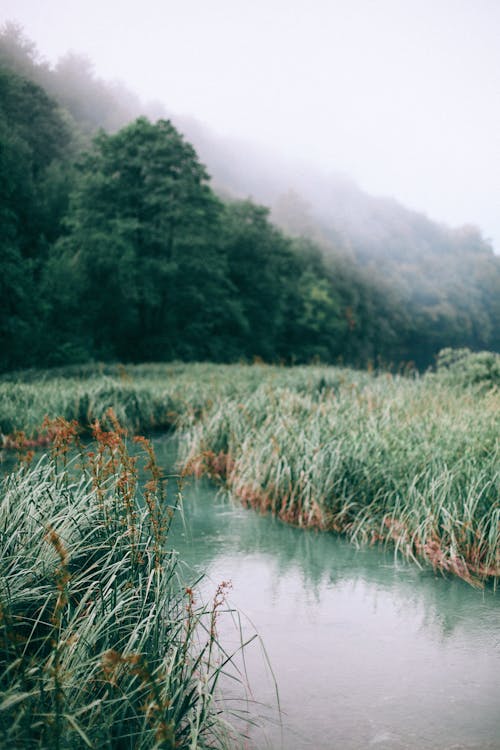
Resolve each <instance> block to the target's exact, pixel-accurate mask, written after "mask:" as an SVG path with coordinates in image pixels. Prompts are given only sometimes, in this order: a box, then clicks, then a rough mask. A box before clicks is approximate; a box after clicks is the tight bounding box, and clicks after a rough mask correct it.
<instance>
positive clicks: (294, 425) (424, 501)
mask: <svg viewBox="0 0 500 750" xmlns="http://www.w3.org/2000/svg"><path fill="white" fill-rule="evenodd" d="M499 363H500V356H499V355H496V354H492V353H489V352H482V353H478V354H471V353H470V352H467V351H464V350H460V351H458V352H453V351H445V352H443V353H442V355H441V356H440V358H439V360H438V366H437V370H436V372H433V373H431V372H429V373H427V374H425V375H424V376H417V375H414V374H410V375H408V376H405V377H403V376H398V375H391V374H389V373H376V372H371V373H369V372H359V371H354V370H351V369H346V368H338V367H322V366H309V367H294V368H284V367H272V366H267V365H261V364H255V365H253V366H248V365H210V364H189V365H186V364H182V363H171V364H146V365H136V366H130V367H129V366H127V367H126V368H124V367H122V366H116V367H114V368H113V367H111V366H106V367H101V368H99V367H96V368H94V369H93V370H92V369H89V368H88V367H86V368H84V369H83V370H81V371H80V370H78V369H77V368H72V369H71V370H70V371H68V372H63V371H61V372H58V373H56V374H55V375H53V374H51V373H47V372H46V373H36V372H30V373H24V374H21V375H17V376H16V379H15V380H14V379H12V378H9V377H4V378H3V379H2V381H0V431H1V432H2V433H3V435H4V438H3V440H4V444H5V445H11V446H12V447H15V446H16V445H17V446H18V447H22V446H23V445H24V446H25V448H29V447H32V446H33V445H34V444H36V443H37V441H38V442H43V441H46V440H47V433H46V432H43V430H40V427H39V426H40V424H41V423H42V421H43V418H44V415H45V414H47V413H48V414H50V415H62V416H64V417H65V418H66V419H68V420H73V419H74V420H77V421H78V422H79V423H80V424H82V425H87V426H88V425H89V424H91V423H92V421H93V420H94V419H96V418H98V419H99V418H102V415H103V414H105V412H106V410H107V409H108V408H109V407H110V406H112V407H113V408H114V410H115V412H116V413H117V415H118V417H119V419H120V422H121V423H122V424H124V425H125V426H127V427H128V428H129V429H131V430H132V431H140V430H146V431H151V430H154V429H170V428H172V429H176V430H177V431H178V434H179V443H180V459H181V463H182V468H183V470H184V471H185V472H186V473H188V472H192V473H196V474H202V473H207V474H209V475H211V476H213V477H215V478H217V479H219V480H223V481H224V482H225V483H226V485H227V486H228V487H229V488H230V490H231V491H232V492H233V494H234V495H235V496H237V497H238V498H239V499H240V500H241V501H242V502H244V503H246V504H248V505H251V506H252V507H255V508H258V509H260V510H262V511H266V512H267V511H270V512H272V513H275V514H276V515H278V516H279V517H280V518H281V519H283V520H284V521H287V522H291V523H295V524H299V525H306V526H317V527H319V528H322V529H327V530H332V531H336V532H341V533H344V534H346V535H347V536H348V537H349V538H350V539H352V540H353V541H354V542H355V543H357V544H365V543H371V544H374V543H377V542H380V543H383V544H390V545H392V546H393V547H394V549H395V550H396V551H397V552H399V553H402V554H404V555H405V556H407V557H409V558H411V559H413V560H415V561H416V562H417V563H418V564H422V563H426V564H430V565H432V566H433V567H434V568H435V569H436V570H440V571H443V572H446V571H448V572H450V573H453V574H456V575H459V576H461V577H462V578H464V579H465V580H467V581H469V582H471V583H474V584H478V585H479V584H480V583H481V582H482V581H484V580H486V579H488V578H493V579H494V580H495V581H496V579H497V578H498V577H499V575H500V526H499V521H500V505H499V502H500V501H499V471H500V460H499V459H500V448H499V434H500V394H499V389H498V387H499V384H500V364H499ZM16 430H17V431H19V430H24V431H25V434H24V435H21V434H19V432H16Z"/></svg>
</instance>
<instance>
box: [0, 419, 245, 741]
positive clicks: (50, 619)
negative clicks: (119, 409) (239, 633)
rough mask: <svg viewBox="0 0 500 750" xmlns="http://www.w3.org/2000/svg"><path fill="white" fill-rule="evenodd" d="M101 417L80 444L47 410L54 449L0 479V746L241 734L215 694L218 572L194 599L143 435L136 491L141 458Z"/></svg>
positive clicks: (220, 661) (223, 662) (222, 662)
mask: <svg viewBox="0 0 500 750" xmlns="http://www.w3.org/2000/svg"><path fill="white" fill-rule="evenodd" d="M108 418H109V419H111V422H112V424H111V425H110V426H109V429H103V428H102V426H101V425H100V424H98V423H96V424H95V425H94V437H95V441H96V442H95V444H94V445H93V446H92V448H91V449H89V448H88V447H87V448H86V449H85V450H84V449H83V447H82V446H80V445H79V443H78V437H77V430H76V426H75V425H74V424H70V423H68V422H67V421H65V420H63V419H60V418H59V419H57V420H55V421H53V422H51V423H50V424H47V429H48V430H50V431H51V437H52V445H53V457H52V458H51V459H49V458H47V457H45V458H42V459H41V460H39V462H38V463H37V464H36V465H35V466H34V468H28V467H25V468H24V469H21V470H20V471H18V472H16V473H13V474H10V475H9V476H8V477H7V478H6V479H5V480H4V482H3V485H2V488H1V495H0V746H2V747H12V748H17V747H19V748H21V747H22V748H31V747H32V748H55V749H56V750H59V749H62V748H70V747H71V748H86V747H91V748H109V749H110V750H111V748H113V749H115V748H120V749H122V748H124V749H126V748H130V750H132V748H134V749H136V748H141V749H142V748H160V747H161V748H172V749H173V748H176V749H177V748H186V749H187V748H189V749H190V750H195V749H197V748H200V749H201V748H220V749H221V750H222V749H223V748H234V747H238V746H239V741H238V738H237V736H236V735H235V733H234V732H233V731H232V730H231V728H230V726H229V725H228V724H227V722H226V721H225V719H224V717H223V716H222V715H221V711H220V706H219V705H218V703H217V683H218V680H219V678H220V676H221V674H222V673H223V672H224V670H225V669H227V668H228V662H230V659H229V657H228V655H227V654H225V653H224V652H223V651H222V650H221V648H220V647H219V645H218V641H217V618H218V616H219V614H220V611H221V609H222V608H223V603H224V585H222V586H221V587H219V589H218V590H217V592H216V594H215V597H214V601H213V602H212V604H211V605H210V606H203V605H199V604H197V603H196V601H195V595H194V593H193V587H192V584H191V585H190V586H186V584H185V583H183V581H182V577H181V576H180V574H179V568H178V560H177V556H176V553H175V552H174V551H173V550H172V549H171V548H170V546H169V543H168V534H169V527H170V522H171V519H172V516H173V513H174V511H175V509H176V504H177V501H176V500H175V499H174V502H173V503H172V502H170V501H169V499H168V498H167V496H166V490H165V482H164V479H163V476H162V472H161V469H160V468H159V466H158V465H157V463H156V461H155V457H154V453H153V451H152V448H151V445H150V444H149V443H148V441H146V440H144V439H141V440H140V446H141V447H142V449H143V453H144V456H145V459H144V462H145V464H146V465H145V469H146V470H147V471H148V473H149V477H150V478H149V480H148V482H147V483H146V485H145V490H144V493H143V494H142V495H140V494H139V492H138V469H139V465H138V459H137V457H133V456H131V455H130V453H129V451H128V450H127V446H126V442H125V437H124V432H123V430H122V428H121V427H120V425H119V423H118V422H117V420H116V418H115V417H114V415H113V414H112V413H110V412H108ZM75 446H76V450H77V456H76V458H75V457H73V458H72V459H71V460H70V459H69V455H70V447H71V450H72V452H73V453H74V451H75Z"/></svg>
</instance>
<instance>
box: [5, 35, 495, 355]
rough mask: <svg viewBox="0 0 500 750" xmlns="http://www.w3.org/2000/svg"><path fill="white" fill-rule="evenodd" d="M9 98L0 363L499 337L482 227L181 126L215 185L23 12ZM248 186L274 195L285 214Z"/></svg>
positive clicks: (426, 348)
mask: <svg viewBox="0 0 500 750" xmlns="http://www.w3.org/2000/svg"><path fill="white" fill-rule="evenodd" d="M0 101H1V110H0V185H1V192H0V215H1V222H2V234H1V237H0V270H1V274H0V299H1V307H0V340H1V349H0V369H1V370H8V369H13V368H19V367H26V366H34V365H54V364H60V363H70V362H83V361H86V360H89V359H102V360H117V359H119V360H122V361H144V360H169V359H174V358H181V359H185V360H194V359H198V360H200V359H211V360H215V361H233V360H237V359H248V360H251V359H253V358H255V357H260V358H262V359H264V360H267V361H283V362H287V363H291V362H307V361H310V360H311V359H314V358H316V359H317V358H319V359H322V360H324V361H328V362H336V361H343V362H346V363H352V364H356V365H365V364H367V362H368V361H375V362H380V363H382V364H385V365H393V366H398V365H399V364H400V363H404V362H409V361H414V362H416V364H417V365H418V366H419V367H425V366H427V365H429V364H430V363H432V361H433V357H434V355H435V354H436V352H437V351H439V349H441V348H443V347H445V346H470V347H471V348H491V349H499V348H500V341H499V333H498V329H499V326H498V321H499V319H500V310H499V304H500V303H499V300H500V264H499V259H498V258H497V257H496V256H494V255H493V253H492V250H491V248H490V247H489V246H488V244H487V243H485V242H484V240H483V239H482V238H481V236H480V235H479V233H478V232H477V231H476V230H473V229H462V230H450V229H448V228H446V227H440V226H437V225H436V224H434V223H433V222H431V221H429V220H428V219H426V218H425V217H422V216H421V215H419V214H416V213H413V212H410V211H408V210H407V209H404V208H403V207H401V206H399V205H398V204H395V203H391V202H388V201H377V200H375V199H373V198H370V197H368V196H366V195H365V194H363V193H361V191H359V190H358V189H357V188H355V187H354V186H352V185H349V184H348V183H346V184H345V185H344V188H343V189H340V185H341V183H340V182H337V183H335V182H331V183H329V184H328V185H326V184H324V183H322V182H321V180H320V179H319V178H318V180H317V181H316V182H315V181H314V179H308V180H305V181H304V182H303V185H302V186H301V185H299V186H298V188H301V187H302V188H304V189H303V190H302V191H301V194H299V192H298V191H297V186H295V185H293V184H292V185H291V187H294V188H295V191H289V190H287V189H286V183H287V181H288V180H289V178H290V182H291V179H292V176H293V170H292V169H290V171H289V173H287V172H286V170H285V171H284V173H283V174H281V175H279V176H278V175H276V174H274V175H271V176H270V177H269V179H267V176H266V168H265V167H264V165H259V160H258V158H256V159H254V160H253V166H251V165H250V164H249V160H248V158H247V157H248V154H247V155H246V157H245V156H244V155H243V153H242V154H238V153H237V152H236V151H235V150H234V148H233V149H232V150H231V147H227V148H226V152H224V144H222V143H221V142H220V141H219V142H218V141H217V140H216V139H214V138H211V137H210V135H209V134H208V133H207V132H206V131H203V130H199V129H198V130H196V128H195V129H194V130H193V126H192V124H191V126H190V124H189V123H185V125H186V128H185V129H187V130H190V132H193V135H194V140H196V143H197V144H199V147H200V149H201V151H202V158H203V160H204V161H206V163H207V164H208V170H209V171H210V172H213V173H214V175H215V178H216V184H217V191H215V190H214V188H213V187H212V186H211V182H210V177H209V174H208V172H207V168H205V166H203V164H202V163H201V162H200V159H199V157H198V155H197V152H196V151H195V148H194V147H193V146H192V145H191V144H190V143H189V142H188V141H187V140H186V138H185V137H184V136H183V135H182V134H181V133H180V132H179V130H178V129H177V127H176V126H175V125H174V124H172V122H171V121H170V120H167V119H165V118H164V117H163V118H161V119H159V120H158V121H157V122H156V123H154V122H152V121H151V120H154V119H156V117H157V115H161V114H162V111H161V108H160V107H159V106H158V105H154V104H152V105H149V106H147V107H144V106H143V105H142V104H141V102H140V101H139V100H138V99H137V97H134V95H133V94H131V93H130V92H128V91H127V90H126V89H125V88H124V87H120V86H118V85H110V84H106V83H104V82H102V81H100V80H99V79H97V78H96V77H95V76H94V74H93V72H92V68H91V66H90V64H89V63H88V62H86V61H85V60H84V59H81V58H79V57H77V56H75V55H68V56H66V57H65V58H64V59H63V60H61V61H60V62H59V63H58V64H57V65H56V66H55V67H53V68H51V67H50V66H49V65H47V64H45V63H44V62H43V61H41V60H40V59H39V58H38V55H37V52H36V48H35V47H34V45H33V44H32V43H31V42H29V41H28V40H26V39H25V37H24V36H23V34H22V32H21V31H20V30H19V29H18V28H17V27H15V26H12V25H8V26H6V27H4V29H3V31H2V32H1V34H0ZM141 112H142V113H144V114H145V115H148V116H149V118H150V119H147V117H146V116H142V117H139V118H138V119H137V116H138V115H139V114H140V113H141ZM98 128H103V130H101V131H100V132H97V131H98ZM195 131H196V132H195ZM224 159H225V161H224ZM259 166H262V171H261V175H262V177H261V182H259V179H260V178H259V176H258V170H259ZM271 168H272V165H271V166H269V165H268V167H267V171H269V169H271ZM306 183H307V184H306ZM245 185H247V188H245ZM260 186H261V187H260ZM249 193H253V195H254V196H256V197H257V198H258V199H261V200H262V199H265V200H267V201H268V203H269V204H271V203H273V204H274V208H273V214H272V217H273V221H274V223H272V222H271V218H270V211H269V209H268V208H265V207H263V206H260V205H257V204H255V203H253V202H252V201H251V200H248V199H245V200H242V198H244V197H245V196H246V195H248V194H249ZM222 195H224V196H225V198H224V199H223V198H222V197H221V196H222ZM277 224H279V225H280V226H281V229H278V228H277V226H276V225H277Z"/></svg>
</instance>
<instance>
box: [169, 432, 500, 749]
mask: <svg viewBox="0 0 500 750" xmlns="http://www.w3.org/2000/svg"><path fill="white" fill-rule="evenodd" d="M157 449H158V450H159V453H160V455H162V453H163V455H164V456H165V455H167V454H168V451H169V450H171V449H169V448H168V446H166V445H165V444H164V442H163V441H161V440H160V441H158V442H157ZM165 451H166V453H165ZM165 460H167V459H165ZM169 460H171V459H169ZM172 482H174V480H173V479H172V480H171V484H172ZM174 487H175V484H174ZM183 495H184V511H185V513H184V516H185V520H184V523H182V522H181V521H180V518H178V519H177V520H176V522H175V525H174V529H173V535H172V543H173V545H174V546H175V547H177V548H178V550H179V552H180V555H181V558H182V559H183V560H185V561H187V563H188V564H189V565H191V566H192V567H193V568H195V569H196V570H197V571H199V572H200V573H207V579H206V580H205V582H204V583H203V588H204V595H205V597H207V596H210V595H211V593H212V592H213V591H214V590H215V588H216V586H217V584H218V583H220V582H221V581H227V580H231V581H232V584H233V588H232V591H231V594H230V602H231V604H232V605H234V606H235V607H237V608H238V609H239V610H241V612H242V613H243V614H244V616H245V617H246V618H248V619H247V620H245V626H244V629H245V633H246V634H249V633H251V632H252V628H253V627H254V628H256V629H257V631H258V633H259V635H260V636H261V637H262V640H263V643H264V644H265V649H266V652H267V654H268V657H269V660H270V663H271V665H272V669H273V671H274V674H275V676H276V680H277V683H278V687H279V697H280V704H281V709H282V712H283V717H282V721H283V726H282V727H279V726H273V725H269V726H268V727H267V730H266V733H265V735H266V736H264V735H263V733H262V732H260V731H253V744H252V747H255V748H257V750H261V748H274V749H277V748H280V749H281V748H283V749H284V750H306V748H307V749H308V750H312V749H313V748H315V749H316V750H329V749H330V748H338V749H339V750H361V749H362V748H378V749H380V750H385V749H386V748H387V750H403V749H407V750H417V749H418V750H466V749H467V750H472V748H474V749H475V750H493V749H497V750H498V748H500V591H499V592H497V594H495V593H494V592H493V591H492V589H486V590H484V591H478V590H475V589H473V588H471V587H470V586H469V585H467V584H465V583H464V582H462V581H460V580H458V579H453V578H448V579H444V578H442V577H441V576H440V575H438V576H435V575H434V573H433V572H432V570H429V569H425V570H419V569H418V567H416V566H415V565H411V564H406V563H404V562H401V561H397V560H395V559H394V557H393V555H392V553H390V552H387V551H384V550H381V549H361V550H357V549H356V548H355V547H353V546H352V545H351V544H349V543H347V542H346V541H345V540H343V539H341V538H339V537H337V536H335V535H333V534H326V533H318V532H315V531H304V530H300V529H295V528H292V527H290V526H286V525H285V524H283V523H281V522H279V521H277V520H275V519H273V518H271V517H269V516H261V515H259V514H257V513H255V512H254V511H252V510H246V509H243V508H241V507H239V506H237V505H235V504H232V503H231V502H229V501H228V499H227V498H224V497H223V496H222V495H220V494H217V490H216V488H214V487H213V486H212V485H211V484H210V483H208V482H205V481H201V482H196V481H194V480H193V481H189V482H187V483H185V485H184V488H183ZM222 629H223V632H222V634H221V635H222V637H223V638H224V640H225V642H226V643H227V644H228V645H229V646H230V645H231V644H232V643H234V644H236V643H237V640H238V639H237V633H235V631H234V628H233V626H232V625H230V624H229V623H227V624H226V625H224V624H222ZM246 665H247V669H248V676H249V680H250V684H251V688H252V693H253V697H254V698H255V700H256V701H257V702H264V703H267V704H269V705H270V706H271V705H273V703H274V704H275V692H274V684H273V680H272V677H271V675H270V671H269V669H268V668H267V667H266V663H265V658H264V656H263V652H262V649H261V647H260V646H259V644H258V643H257V642H254V643H253V644H251V645H250V646H249V647H248V649H247V652H246ZM251 710H252V711H254V712H255V714H258V713H261V712H263V713H266V711H265V710H263V711H262V710H261V708H260V707H259V703H256V704H255V705H254V707H253V708H252V709H251ZM268 713H269V712H268Z"/></svg>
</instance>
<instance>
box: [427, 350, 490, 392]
mask: <svg viewBox="0 0 500 750" xmlns="http://www.w3.org/2000/svg"><path fill="white" fill-rule="evenodd" d="M436 370H437V374H438V377H439V378H440V379H441V380H443V381H445V382H449V383H453V384H457V385H461V386H468V385H471V386H480V387H482V388H492V387H495V386H496V387H497V388H500V354H497V353H495V352H471V351H470V350H469V349H443V350H442V351H440V352H439V354H438V357H437V362H436Z"/></svg>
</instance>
